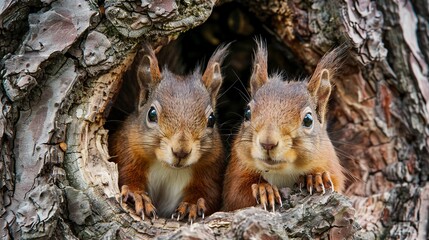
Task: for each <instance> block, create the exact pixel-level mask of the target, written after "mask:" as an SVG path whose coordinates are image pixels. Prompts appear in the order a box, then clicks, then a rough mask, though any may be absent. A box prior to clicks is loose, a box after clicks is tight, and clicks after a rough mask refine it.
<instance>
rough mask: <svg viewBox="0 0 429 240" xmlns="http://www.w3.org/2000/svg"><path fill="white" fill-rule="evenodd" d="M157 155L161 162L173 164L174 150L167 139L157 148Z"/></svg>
mask: <svg viewBox="0 0 429 240" xmlns="http://www.w3.org/2000/svg"><path fill="white" fill-rule="evenodd" d="M155 156H156V159H159V160H160V161H161V162H165V163H167V164H173V152H172V151H171V148H170V147H169V144H168V143H166V142H165V141H161V142H160V146H159V148H156V149H155Z"/></svg>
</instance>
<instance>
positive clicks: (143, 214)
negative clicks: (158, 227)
mask: <svg viewBox="0 0 429 240" xmlns="http://www.w3.org/2000/svg"><path fill="white" fill-rule="evenodd" d="M142 221H144V212H143V211H142Z"/></svg>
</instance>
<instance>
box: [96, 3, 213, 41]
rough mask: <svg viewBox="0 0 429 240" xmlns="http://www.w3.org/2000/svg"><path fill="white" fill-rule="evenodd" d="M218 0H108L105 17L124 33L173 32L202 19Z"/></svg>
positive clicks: (105, 5)
mask: <svg viewBox="0 0 429 240" xmlns="http://www.w3.org/2000/svg"><path fill="white" fill-rule="evenodd" d="M214 3H215V1H207V0H186V1H175V0H167V1H161V0H141V1H127V0H121V1H116V0H106V1H105V2H104V7H105V9H106V17H107V19H109V21H110V22H111V23H112V24H113V26H115V28H116V29H117V30H118V31H119V32H120V33H121V34H122V35H124V36H125V37H129V38H138V37H143V36H144V37H147V38H149V39H150V38H151V37H154V36H158V35H172V34H175V33H178V32H181V31H184V30H186V29H189V28H192V27H195V26H198V25H200V24H201V23H203V22H204V21H205V20H207V18H208V17H209V16H210V13H211V10H212V8H213V6H214Z"/></svg>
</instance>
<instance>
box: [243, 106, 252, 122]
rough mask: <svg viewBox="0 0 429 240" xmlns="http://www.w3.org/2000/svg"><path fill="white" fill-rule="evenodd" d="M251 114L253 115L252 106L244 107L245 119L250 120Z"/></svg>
mask: <svg viewBox="0 0 429 240" xmlns="http://www.w3.org/2000/svg"><path fill="white" fill-rule="evenodd" d="M251 116H252V111H250V107H249V106H247V107H246V109H244V119H245V120H246V121H249V120H250V117H251Z"/></svg>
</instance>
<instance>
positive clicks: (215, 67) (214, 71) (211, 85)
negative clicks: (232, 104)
mask: <svg viewBox="0 0 429 240" xmlns="http://www.w3.org/2000/svg"><path fill="white" fill-rule="evenodd" d="M228 47H229V44H227V45H220V46H219V47H218V48H217V49H216V51H215V52H214V53H213V55H212V56H211V57H210V60H209V62H208V63H207V68H206V70H205V71H204V74H203V76H202V79H201V80H202V82H203V84H204V86H205V87H206V88H207V91H208V92H209V93H210V98H211V102H212V105H213V107H214V106H215V105H216V98H217V94H218V92H219V89H220V86H221V85H222V72H221V69H220V66H221V65H222V63H223V60H224V59H225V56H226V55H227V53H228Z"/></svg>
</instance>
